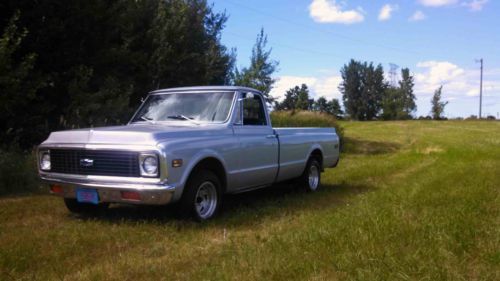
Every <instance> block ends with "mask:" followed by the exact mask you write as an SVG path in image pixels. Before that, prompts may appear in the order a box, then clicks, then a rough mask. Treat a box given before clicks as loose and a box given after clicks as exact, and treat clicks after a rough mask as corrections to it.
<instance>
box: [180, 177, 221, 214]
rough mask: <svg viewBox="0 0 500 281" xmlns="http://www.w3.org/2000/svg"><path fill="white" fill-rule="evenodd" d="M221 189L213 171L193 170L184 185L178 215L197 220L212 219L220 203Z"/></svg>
mask: <svg viewBox="0 0 500 281" xmlns="http://www.w3.org/2000/svg"><path fill="white" fill-rule="evenodd" d="M221 190H222V188H221V183H220V180H219V178H218V177H217V176H216V175H215V174H214V173H213V172H211V171H209V170H199V171H195V172H194V173H193V174H192V175H191V176H190V177H189V180H188V181H187V183H186V186H185V187H184V192H183V195H182V197H181V200H180V206H179V207H180V208H179V215H180V216H181V217H191V218H193V219H195V220H196V221H199V222H202V221H207V220H210V219H212V218H213V217H215V216H216V215H217V213H218V211H219V209H220V206H221V204H222V192H221Z"/></svg>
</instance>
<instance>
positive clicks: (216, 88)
mask: <svg viewBox="0 0 500 281" xmlns="http://www.w3.org/2000/svg"><path fill="white" fill-rule="evenodd" d="M197 91H235V92H236V91H238V92H256V93H259V94H261V92H260V91H258V90H255V89H253V88H248V87H241V86H196V87H177V88H167V89H159V90H155V91H151V92H150V94H160V93H169V92H197Z"/></svg>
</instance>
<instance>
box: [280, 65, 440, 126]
mask: <svg viewBox="0 0 500 281" xmlns="http://www.w3.org/2000/svg"><path fill="white" fill-rule="evenodd" d="M340 74H341V77H342V82H341V83H340V85H339V91H340V93H341V95H342V102H343V105H344V110H342V108H341V106H340V102H339V100H338V99H332V100H330V101H327V100H326V98H325V97H319V98H318V99H317V100H314V99H312V98H310V93H309V90H308V88H307V85H305V84H302V85H301V86H295V87H293V88H290V89H289V90H288V91H287V92H286V93H285V95H284V99H283V100H282V101H281V102H275V109H276V110H309V111H319V112H324V113H328V114H331V115H334V116H335V117H336V118H338V119H342V118H349V119H352V120H376V119H377V120H408V119H413V118H415V116H414V115H415V112H416V109H417V106H416V104H415V100H416V97H415V94H414V90H413V88H414V86H415V82H414V77H413V76H412V75H411V74H410V69H409V68H402V69H401V79H400V80H399V81H398V82H397V85H391V84H390V83H389V82H387V81H386V80H385V78H384V69H383V67H382V65H381V64H378V65H374V64H373V63H372V62H370V63H369V62H361V61H356V60H354V59H352V60H351V61H349V63H347V64H345V65H344V66H343V67H342V68H341V70H340ZM441 92H442V86H441V87H440V88H438V89H437V90H436V92H435V93H434V96H433V99H432V101H431V104H432V109H431V113H432V118H433V119H442V118H443V117H442V115H443V113H444V108H445V106H446V104H447V102H443V101H441Z"/></svg>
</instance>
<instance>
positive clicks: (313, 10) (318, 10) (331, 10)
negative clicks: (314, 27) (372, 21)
mask: <svg viewBox="0 0 500 281" xmlns="http://www.w3.org/2000/svg"><path fill="white" fill-rule="evenodd" d="M343 6H345V4H343V5H341V4H337V3H336V1H335V0H313V1H312V3H311V5H309V14H310V16H311V17H312V18H313V19H314V21H316V22H322V23H342V24H352V23H358V22H362V21H363V20H364V19H365V17H364V16H363V9H362V8H357V9H355V10H345V11H343V8H344V7H343Z"/></svg>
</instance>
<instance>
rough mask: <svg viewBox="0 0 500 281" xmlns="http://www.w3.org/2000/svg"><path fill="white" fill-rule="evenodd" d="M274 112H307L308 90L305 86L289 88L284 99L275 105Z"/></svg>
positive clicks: (308, 104)
mask: <svg viewBox="0 0 500 281" xmlns="http://www.w3.org/2000/svg"><path fill="white" fill-rule="evenodd" d="M275 108H276V110H309V109H310V99H309V89H308V88H307V85H306V84H302V85H301V86H300V87H299V86H295V87H293V88H290V89H288V90H287V91H286V93H285V99H284V100H283V101H282V102H281V103H280V102H276V103H275Z"/></svg>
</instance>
